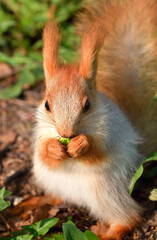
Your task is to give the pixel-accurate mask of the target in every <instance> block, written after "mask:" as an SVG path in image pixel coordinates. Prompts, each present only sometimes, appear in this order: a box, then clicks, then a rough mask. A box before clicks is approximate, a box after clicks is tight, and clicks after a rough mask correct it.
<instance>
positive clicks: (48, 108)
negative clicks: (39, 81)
mask: <svg viewBox="0 0 157 240" xmlns="http://www.w3.org/2000/svg"><path fill="white" fill-rule="evenodd" d="M45 108H46V110H47V111H48V112H51V110H50V107H49V104H48V101H46V102H45Z"/></svg>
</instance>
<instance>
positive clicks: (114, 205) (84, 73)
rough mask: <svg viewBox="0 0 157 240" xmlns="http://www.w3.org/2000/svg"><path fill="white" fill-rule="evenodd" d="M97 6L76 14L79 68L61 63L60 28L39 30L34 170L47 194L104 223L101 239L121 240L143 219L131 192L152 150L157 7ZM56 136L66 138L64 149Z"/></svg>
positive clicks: (133, 3) (151, 0)
mask: <svg viewBox="0 0 157 240" xmlns="http://www.w3.org/2000/svg"><path fill="white" fill-rule="evenodd" d="M96 2H97V6H96V7H94V6H93V8H92V7H87V10H85V11H84V12H83V13H82V15H80V19H81V21H80V22H79V23H78V25H79V27H80V29H83V32H84V33H83V37H82V47H81V59H80V63H79V64H78V63H74V64H72V65H70V66H69V65H65V64H60V63H59V62H58V45H59V42H60V39H61V36H60V31H59V28H58V26H57V24H56V23H55V22H54V21H53V22H48V23H47V25H46V26H45V28H44V32H43V40H44V47H43V66H44V72H45V83H46V93H45V97H44V99H43V101H42V103H41V104H40V106H39V107H38V109H37V113H36V120H37V124H36V127H35V130H34V158H33V172H34V176H35V178H36V181H37V183H38V185H39V186H41V187H42V189H43V190H44V191H45V192H46V193H52V194H53V195H54V194H55V195H56V196H59V197H61V198H62V199H63V200H64V201H68V202H71V203H74V204H77V205H78V206H82V207H85V208H87V209H88V210H89V212H90V213H91V214H92V215H93V216H95V217H96V219H97V220H98V221H100V222H102V223H104V224H106V225H107V229H106V231H104V232H102V233H101V234H99V235H98V236H99V238H100V239H117V240H118V239H122V237H123V235H124V234H126V233H127V232H128V231H130V230H131V229H132V228H133V227H134V226H135V225H136V224H137V223H139V222H140V220H141V213H142V208H141V207H140V206H139V204H138V203H136V201H135V200H133V199H132V197H131V196H130V195H129V187H130V183H131V180H132V177H133V175H134V172H135V171H136V169H137V168H138V166H139V165H140V163H141V162H142V161H143V160H144V159H145V158H146V157H147V156H149V155H150V154H151V152H152V151H153V150H156V149H157V103H155V104H154V105H153V106H151V104H152V102H153V98H154V96H155V94H156V91H157V64H156V63H157V61H156V60H157V56H156V55H157V49H156V48H157V34H156V33H157V1H155V0H138V1H137V0H120V1H114V0H113V1H108V3H106V2H104V1H103V0H97V1H96ZM59 137H64V138H70V139H71V140H70V142H69V143H68V145H67V146H65V145H64V144H62V143H61V142H60V141H59Z"/></svg>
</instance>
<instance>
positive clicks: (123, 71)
mask: <svg viewBox="0 0 157 240" xmlns="http://www.w3.org/2000/svg"><path fill="white" fill-rule="evenodd" d="M88 14H89V15H88ZM156 16H157V2H156V1H155V0H150V1H146V0H139V1H136V0H131V1H125V0H120V1H117V0H111V1H109V3H108V4H104V2H103V1H102V0H97V4H96V6H95V5H94V4H93V6H87V10H86V11H84V13H83V14H82V13H81V14H80V18H81V23H80V19H79V22H78V28H79V30H80V29H81V31H83V28H84V27H82V25H83V26H84V25H85V26H86V28H88V25H89V24H90V23H91V19H92V20H93V21H94V22H95V21H96V22H99V23H100V26H102V28H103V31H104V32H105V37H104V45H103V47H102V48H101V50H100V51H99V55H98V69H97V77H96V85H97V88H98V90H99V91H101V92H102V93H104V94H105V95H106V96H108V97H109V98H110V99H112V100H113V101H114V102H115V103H116V104H117V105H118V106H119V107H120V108H121V109H122V110H123V112H124V113H125V114H126V115H127V117H128V118H129V119H130V120H131V122H132V123H133V125H134V126H135V128H137V129H138V131H139V132H140V134H141V136H142V137H143V139H144V143H145V144H144V145H143V146H144V147H141V152H142V153H143V154H144V155H146V156H149V155H150V154H151V153H152V151H154V150H155V149H157V134H156V132H157V124H156V122H157V114H156V111H157V104H155V105H154V106H153V108H151V104H152V101H153V98H154V96H155V94H156V92H157V67H156V66H157V65H156V63H157V38H156V29H157V17H156ZM93 31H94V30H93ZM87 32H88V30H87ZM91 36H92V34H91ZM90 38H91V39H92V37H90V36H89V42H90ZM87 39H88V37H87ZM87 41H88V40H87ZM85 42H86V41H85ZM85 45H86V44H85ZM89 45H90V44H89ZM91 45H92V46H93V44H91ZM87 48H88V45H87ZM98 49H99V47H98ZM88 51H89V50H88V49H87V56H90V57H89V58H90V59H91V53H88ZM95 51H96V50H95ZM83 54H84V55H85V56H86V54H85V53H83ZM84 58H85V57H84ZM87 59H88V58H87ZM88 63H89V60H88V61H87V66H88ZM82 68H83V67H82ZM84 68H85V69H86V68H87V67H86V64H85V67H84ZM88 69H89V67H88ZM84 71H85V72H87V71H86V70H84ZM82 72H83V71H82Z"/></svg>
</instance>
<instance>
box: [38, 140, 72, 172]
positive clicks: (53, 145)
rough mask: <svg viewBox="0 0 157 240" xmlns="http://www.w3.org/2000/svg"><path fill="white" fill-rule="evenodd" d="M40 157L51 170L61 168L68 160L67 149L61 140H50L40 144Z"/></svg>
mask: <svg viewBox="0 0 157 240" xmlns="http://www.w3.org/2000/svg"><path fill="white" fill-rule="evenodd" d="M40 156H41V159H42V160H43V161H44V162H45V164H46V165H48V166H49V167H50V168H56V167H59V166H60V165H61V164H62V163H63V160H65V159H66V158H67V153H66V147H65V146H64V145H63V144H61V143H60V142H59V140H57V139H53V138H49V139H47V140H45V141H41V142H40Z"/></svg>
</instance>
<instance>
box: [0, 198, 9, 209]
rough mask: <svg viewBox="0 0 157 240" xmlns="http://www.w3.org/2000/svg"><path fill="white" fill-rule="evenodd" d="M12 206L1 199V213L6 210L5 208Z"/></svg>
mask: <svg viewBox="0 0 157 240" xmlns="http://www.w3.org/2000/svg"><path fill="white" fill-rule="evenodd" d="M9 206H10V202H9V201H5V200H3V199H0V211H2V210H4V209H5V208H7V207H9Z"/></svg>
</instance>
